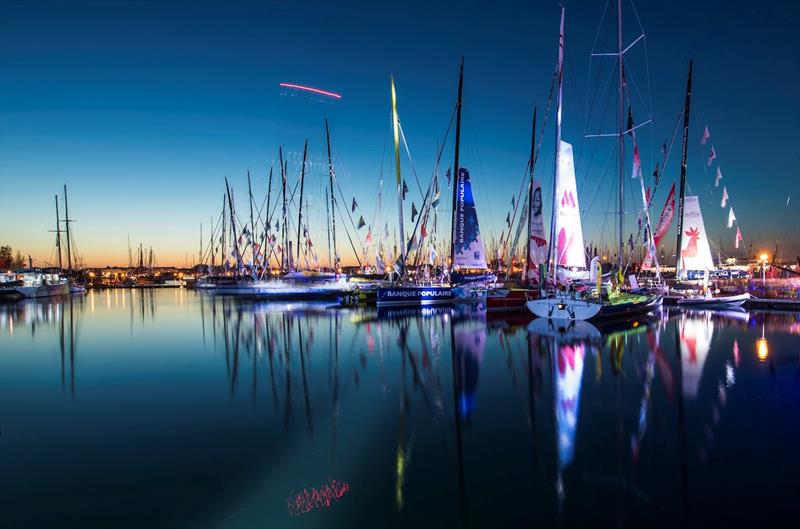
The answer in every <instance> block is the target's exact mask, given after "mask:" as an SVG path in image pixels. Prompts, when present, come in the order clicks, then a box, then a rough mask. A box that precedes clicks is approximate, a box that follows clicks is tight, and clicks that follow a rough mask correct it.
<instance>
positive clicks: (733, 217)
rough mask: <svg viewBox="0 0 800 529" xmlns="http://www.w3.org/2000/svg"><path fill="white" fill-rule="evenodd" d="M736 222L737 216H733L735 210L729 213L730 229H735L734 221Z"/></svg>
mask: <svg viewBox="0 0 800 529" xmlns="http://www.w3.org/2000/svg"><path fill="white" fill-rule="evenodd" d="M735 220H736V215H734V214H733V208H731V209H730V210H729V211H728V227H729V228H732V227H733V221H735Z"/></svg>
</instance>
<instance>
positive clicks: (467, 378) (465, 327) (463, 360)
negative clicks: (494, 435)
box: [453, 322, 486, 421]
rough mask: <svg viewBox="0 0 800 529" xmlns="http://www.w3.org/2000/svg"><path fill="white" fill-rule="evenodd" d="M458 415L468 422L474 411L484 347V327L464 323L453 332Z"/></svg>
mask: <svg viewBox="0 0 800 529" xmlns="http://www.w3.org/2000/svg"><path fill="white" fill-rule="evenodd" d="M453 341H454V344H455V358H454V361H455V363H456V365H455V367H456V390H457V392H458V414H459V416H460V417H461V419H463V420H465V421H469V419H470V418H471V416H472V412H473V411H474V409H475V392H476V390H477V388H478V374H479V372H480V367H481V362H482V361H483V350H484V348H485V347H486V326H485V325H483V324H474V323H472V322H465V323H463V324H462V325H460V326H459V327H458V328H457V329H454V331H453Z"/></svg>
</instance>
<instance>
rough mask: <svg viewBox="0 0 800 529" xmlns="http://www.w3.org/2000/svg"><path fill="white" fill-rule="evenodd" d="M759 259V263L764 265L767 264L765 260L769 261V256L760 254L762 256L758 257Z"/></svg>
mask: <svg viewBox="0 0 800 529" xmlns="http://www.w3.org/2000/svg"><path fill="white" fill-rule="evenodd" d="M759 258H760V259H761V262H762V263H766V262H767V259H769V255H767V254H765V253H762V254H761V255H760V256H759Z"/></svg>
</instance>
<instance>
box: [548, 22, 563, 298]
mask: <svg viewBox="0 0 800 529" xmlns="http://www.w3.org/2000/svg"><path fill="white" fill-rule="evenodd" d="M557 78H558V98H556V162H555V164H554V165H553V208H552V210H551V211H552V217H551V219H550V243H549V244H548V246H547V263H548V266H551V267H552V270H553V284H556V283H557V282H556V267H557V263H558V257H557V256H556V255H554V254H555V252H554V251H553V241H554V240H555V236H556V215H558V209H557V207H556V189H558V172H559V171H558V165H559V161H560V158H561V100H562V90H561V88H562V83H563V81H564V8H563V7H562V8H561V29H560V30H559V33H558V75H557ZM551 259H552V264H551ZM546 281H547V278H545V283H546Z"/></svg>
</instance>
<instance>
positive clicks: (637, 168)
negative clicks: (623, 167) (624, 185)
mask: <svg viewBox="0 0 800 529" xmlns="http://www.w3.org/2000/svg"><path fill="white" fill-rule="evenodd" d="M641 172H642V160H641V158H639V145H637V144H636V143H634V144H633V172H632V174H631V178H637V177H638V176H639V173H641Z"/></svg>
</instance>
